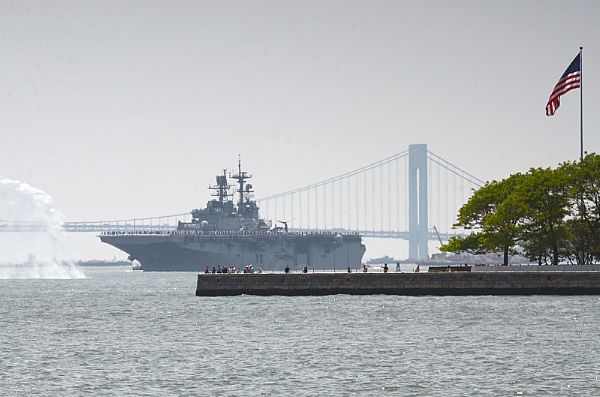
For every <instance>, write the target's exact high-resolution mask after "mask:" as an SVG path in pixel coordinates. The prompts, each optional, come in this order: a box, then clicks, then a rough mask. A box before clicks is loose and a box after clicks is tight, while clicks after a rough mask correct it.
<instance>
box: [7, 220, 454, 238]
mask: <svg viewBox="0 0 600 397" xmlns="http://www.w3.org/2000/svg"><path fill="white" fill-rule="evenodd" d="M51 229H53V227H52V226H51V225H48V224H44V223H38V222H14V223H10V222H0V232H42V231H48V230H51ZM54 229H55V230H61V229H58V228H56V227H54ZM62 230H63V231H65V232H74V233H108V232H122V233H137V232H169V231H173V230H175V226H173V225H169V224H161V225H157V224H136V223H127V224H114V223H104V222H65V223H64V224H63V226H62ZM290 231H291V232H295V233H319V232H328V233H340V234H345V233H358V234H360V235H361V236H363V237H372V238H397V239H402V240H408V237H409V234H408V232H407V231H386V230H349V229H340V228H336V229H303V228H290ZM455 235H460V233H439V237H440V238H441V239H442V240H443V241H448V240H449V239H450V237H452V236H455ZM428 240H433V241H435V240H438V236H437V234H436V233H435V231H434V230H430V231H429V232H428Z"/></svg>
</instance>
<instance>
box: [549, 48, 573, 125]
mask: <svg viewBox="0 0 600 397" xmlns="http://www.w3.org/2000/svg"><path fill="white" fill-rule="evenodd" d="M579 87H581V53H579V54H577V56H576V57H575V59H573V62H571V64H570V65H569V67H568V68H567V70H565V72H564V73H563V75H562V76H560V79H559V80H558V83H556V86H555V87H554V89H553V90H552V94H550V99H548V104H547V105H546V116H552V115H554V113H555V112H556V109H558V107H559V106H560V96H561V95H563V94H566V93H567V92H569V91H571V90H574V89H575V88H579Z"/></svg>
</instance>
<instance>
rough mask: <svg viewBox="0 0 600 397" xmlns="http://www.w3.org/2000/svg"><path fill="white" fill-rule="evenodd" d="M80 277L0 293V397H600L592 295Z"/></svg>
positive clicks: (168, 276)
mask: <svg viewBox="0 0 600 397" xmlns="http://www.w3.org/2000/svg"><path fill="white" fill-rule="evenodd" d="M84 272H85V276H86V278H83V279H70V280H40V279H27V280H14V279H13V280H0V324H2V326H1V331H0V363H1V368H2V370H1V371H0V390H2V393H1V394H2V395H6V396H24V395H28V396H31V395H43V396H46V395H48V396H49V395H52V396H54V395H60V396H66V395H94V396H102V395H107V396H108V395H111V396H112V395H128V396H148V395H156V396H159V395H160V396H163V395H180V396H187V395H189V396H193V395H199V396H281V395H289V396H321V395H327V396H362V395H364V396H372V395H400V396H471V395H477V396H500V395H502V396H539V395H552V396H598V395H600V380H599V376H600V331H599V328H598V324H599V320H600V296H576V297H570V296H518V297H513V296H478V297H395V296H347V295H337V296H323V297H278V296H274V297H257V296H237V297H215V298H199V297H196V296H195V295H194V292H195V288H196V274H194V273H143V272H132V271H131V270H129V269H128V268H125V267H92V268H85V269H84ZM232 277H235V275H232Z"/></svg>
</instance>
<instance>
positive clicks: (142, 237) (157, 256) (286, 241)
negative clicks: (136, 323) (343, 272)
mask: <svg viewBox="0 0 600 397" xmlns="http://www.w3.org/2000/svg"><path fill="white" fill-rule="evenodd" d="M250 178H252V175H250V174H248V173H247V172H245V171H242V167H241V162H238V172H237V173H235V174H233V175H231V174H230V175H229V177H228V176H227V171H226V170H223V174H222V175H217V177H216V184H215V185H210V186H209V189H211V190H213V191H214V192H213V193H212V195H211V197H213V199H211V200H210V201H208V203H207V205H206V208H201V209H195V210H192V211H191V215H192V220H191V222H179V223H178V225H177V228H176V229H175V230H173V231H169V232H156V231H136V232H133V233H131V232H127V233H121V232H109V233H104V234H102V235H101V236H100V239H101V241H102V242H104V243H107V244H110V245H112V246H114V247H116V248H118V249H120V250H122V251H125V252H127V253H128V254H129V260H132V261H133V260H137V261H139V262H140V263H141V265H142V268H143V270H144V271H194V272H199V271H204V270H205V269H206V268H207V267H208V268H209V269H212V267H218V266H223V267H231V266H235V267H236V268H237V269H243V268H244V267H245V266H247V265H253V267H254V268H260V269H262V270H267V271H273V270H283V269H284V268H286V267H289V268H291V269H301V268H303V267H304V266H307V267H308V268H309V269H346V267H348V266H349V267H352V268H357V267H359V266H360V264H361V262H362V257H363V254H364V252H365V246H364V245H363V244H362V239H361V236H360V235H358V234H338V233H333V232H332V233H330V232H297V231H291V230H289V229H288V223H287V222H286V221H277V222H278V224H280V225H281V226H275V227H274V226H273V222H271V221H269V220H265V219H261V218H260V217H259V207H258V205H257V203H256V201H254V200H253V199H252V193H253V190H252V185H251V184H250V183H247V182H246V180H247V179H250ZM229 179H232V180H235V182H236V185H235V186H232V185H230V184H229ZM235 190H236V191H237V192H236V191H235ZM234 196H237V197H238V198H237V202H234Z"/></svg>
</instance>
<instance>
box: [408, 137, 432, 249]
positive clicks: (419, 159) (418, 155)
mask: <svg viewBox="0 0 600 397" xmlns="http://www.w3.org/2000/svg"><path fill="white" fill-rule="evenodd" d="M427 208H428V205H427V145H425V144H418V145H409V146H408V258H409V259H412V260H422V259H425V258H426V257H427V255H428V249H427V241H428V223H429V220H428V213H427Z"/></svg>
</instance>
